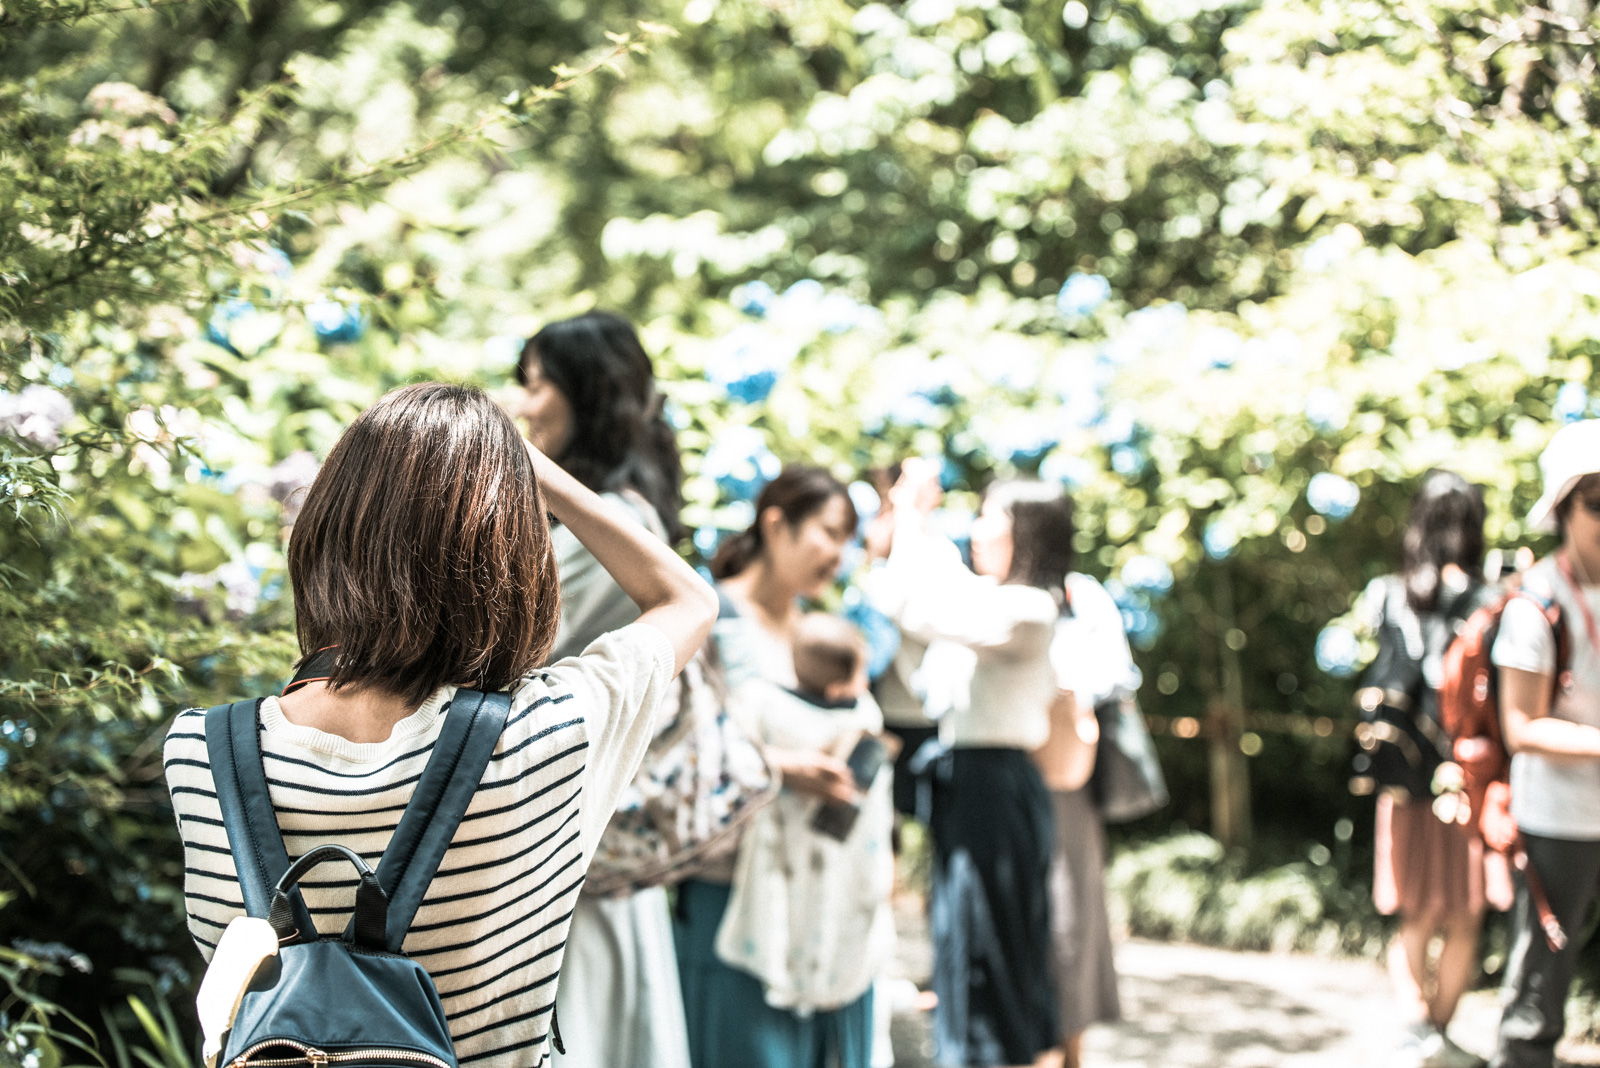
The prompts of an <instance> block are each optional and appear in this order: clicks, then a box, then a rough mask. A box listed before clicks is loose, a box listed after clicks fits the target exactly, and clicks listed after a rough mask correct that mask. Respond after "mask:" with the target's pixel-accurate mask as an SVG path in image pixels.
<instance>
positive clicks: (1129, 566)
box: [1121, 553, 1172, 596]
mask: <svg viewBox="0 0 1600 1068" xmlns="http://www.w3.org/2000/svg"><path fill="white" fill-rule="evenodd" d="M1121 578H1122V582H1123V585H1125V586H1127V587H1128V588H1129V589H1133V590H1142V591H1143V592H1145V593H1149V594H1153V595H1157V596H1159V595H1161V594H1165V593H1170V592H1171V591H1172V568H1171V567H1170V566H1169V565H1168V564H1167V562H1166V561H1165V560H1163V559H1161V557H1159V556H1152V555H1151V554H1149V553H1141V554H1140V555H1138V556H1135V557H1132V558H1131V559H1129V561H1128V562H1127V563H1125V564H1123V565H1122V572H1121Z"/></svg>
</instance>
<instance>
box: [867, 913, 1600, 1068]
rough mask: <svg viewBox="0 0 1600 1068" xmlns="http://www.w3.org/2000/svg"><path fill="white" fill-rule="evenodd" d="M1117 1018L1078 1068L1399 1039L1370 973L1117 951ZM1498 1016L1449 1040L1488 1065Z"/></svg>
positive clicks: (1374, 1062)
mask: <svg viewBox="0 0 1600 1068" xmlns="http://www.w3.org/2000/svg"><path fill="white" fill-rule="evenodd" d="M911 911H912V909H911V908H910V907H909V906H902V908H900V909H897V912H898V913H899V915H898V916H897V919H899V920H901V921H902V926H901V932H902V935H901V937H902V951H901V959H900V973H901V974H902V975H904V976H906V977H908V978H911V979H913V980H916V981H918V982H919V983H924V982H925V981H926V974H927V973H926V968H927V963H928V960H927V951H926V942H925V940H923V939H922V937H921V930H920V927H921V924H920V921H919V919H918V918H917V917H915V916H913V915H907V913H908V912H911ZM1117 970H1118V972H1119V974H1120V976H1121V987H1120V989H1121V992H1122V998H1123V1012H1124V1015H1125V1017H1126V1019H1125V1020H1124V1021H1123V1022H1121V1023H1118V1024H1114V1025H1105V1026H1101V1027H1097V1028H1094V1029H1092V1030H1091V1031H1090V1032H1089V1034H1088V1036H1087V1037H1086V1038H1085V1044H1084V1063H1085V1066H1086V1068H1111V1066H1119V1068H1120V1066H1128V1068H1134V1066H1139V1068H1143V1066H1149V1068H1369V1066H1370V1068H1383V1066H1384V1065H1386V1064H1387V1062H1388V1053H1389V1050H1390V1049H1391V1048H1392V1042H1393V1040H1394V1036H1395V1034H1396V1031H1395V1022H1394V1012H1393V1008H1392V1007H1391V1005H1390V1002H1389V997H1388V986H1387V982H1386V980H1385V977H1384V974H1383V972H1382V970H1381V969H1380V968H1379V967H1378V966H1377V965H1376V964H1375V963H1373V962H1370V961H1359V960H1348V959H1329V958H1323V957H1312V956H1304V955H1297V954H1258V953H1231V952H1227V951H1225V950H1218V949H1207V948H1204V947H1200V946H1186V945H1169V944H1163V943H1156V942H1142V941H1130V942H1125V943H1123V944H1122V945H1120V946H1119V947H1118V950H1117ZM1499 1016H1500V1010H1499V1005H1498V1002H1497V999H1496V995H1495V992H1494V991H1492V990H1480V991H1474V992H1473V993H1471V994H1469V995H1468V996H1467V998H1466V1000H1465V1001H1464V1002H1463V1004H1462V1007H1461V1010H1460V1012H1459V1013H1458V1014H1457V1017H1456V1020H1455V1023H1454V1025H1453V1026H1452V1028H1451V1036H1452V1037H1453V1038H1454V1039H1455V1040H1456V1041H1457V1042H1458V1043H1460V1044H1461V1045H1462V1046H1463V1047H1465V1048H1466V1049H1469V1050H1471V1051H1473V1052H1474V1053H1478V1054H1479V1055H1482V1056H1487V1055H1488V1054H1489V1053H1490V1052H1491V1050H1492V1047H1493V1044H1494V1030H1495V1025H1496V1024H1497V1022H1498V1021H1499ZM928 1033H929V1028H928V1021H927V1018H926V1017H925V1016H923V1015H921V1014H917V1013H905V1014H902V1015H899V1016H897V1017H896V1018H895V1020H894V1028H893V1034H894V1044H895V1056H896V1062H897V1064H898V1065H899V1068H926V1066H927V1065H929V1064H930V1063H931V1062H930V1061H929V1059H928V1058H929V1055H930V1054H931V1053H932V1049H931V1043H930V1041H929V1038H928ZM1561 1053H1562V1054H1563V1056H1564V1057H1565V1058H1566V1060H1565V1061H1564V1062H1562V1063H1567V1064H1574V1065H1600V1049H1596V1048H1595V1047H1586V1046H1577V1045H1574V1044H1571V1043H1564V1044H1563V1047H1562V1049H1561Z"/></svg>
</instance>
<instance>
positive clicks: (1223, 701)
mask: <svg viewBox="0 0 1600 1068" xmlns="http://www.w3.org/2000/svg"><path fill="white" fill-rule="evenodd" d="M1216 607H1217V618H1218V621H1219V622H1220V623H1221V627H1220V628H1219V629H1220V630H1221V634H1219V635H1218V637H1219V638H1220V639H1221V641H1220V643H1219V645H1218V653H1219V656H1218V660H1219V664H1218V666H1219V668H1220V669H1221V671H1220V674H1221V677H1222V693H1221V694H1220V695H1218V696H1217V697H1214V698H1212V700H1211V703H1210V705H1209V706H1208V707H1207V709H1206V737H1207V739H1208V744H1209V747H1210V757H1211V760H1210V764H1211V834H1212V836H1213V837H1215V838H1216V839H1217V841H1219V842H1221V843H1222V844H1223V845H1225V846H1228V847H1229V848H1232V847H1234V846H1248V845H1249V844H1250V838H1251V834H1252V827H1251V819H1250V765H1249V764H1248V762H1247V761H1246V758H1245V755H1244V751H1243V750H1242V749H1240V747H1239V741H1240V738H1241V737H1242V736H1243V734H1244V672H1243V669H1242V667H1241V665H1240V663H1239V650H1238V649H1235V648H1234V647H1233V643H1232V642H1231V641H1230V640H1229V638H1230V635H1231V633H1232V631H1233V630H1234V610H1233V580H1232V576H1231V575H1230V574H1229V571H1228V566H1227V565H1226V564H1223V563H1219V564H1218V565H1217V573H1216Z"/></svg>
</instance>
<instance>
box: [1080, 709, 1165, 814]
mask: <svg viewBox="0 0 1600 1068" xmlns="http://www.w3.org/2000/svg"><path fill="white" fill-rule="evenodd" d="M1094 716H1095V719H1097V720H1098V721H1099V722H1100V744H1099V745H1098V746H1096V747H1095V751H1094V771H1093V772H1091V773H1090V775H1089V789H1090V791H1091V794H1090V796H1092V797H1093V798H1094V800H1095V804H1097V805H1098V806H1099V808H1100V815H1101V818H1102V819H1104V820H1105V821H1106V822H1107V823H1129V822H1131V821H1133V820H1137V819H1142V818H1143V817H1145V816H1148V815H1150V813H1152V812H1154V811H1156V810H1157V809H1159V808H1161V807H1162V806H1164V805H1165V804H1166V803H1167V800H1168V795H1167V779H1166V776H1165V775H1163V774H1162V773H1161V761H1160V759H1159V758H1158V757H1157V756H1156V745H1155V742H1154V740H1152V739H1151V737H1150V730H1149V728H1148V727H1146V726H1145V722H1144V713H1143V712H1141V711H1140V710H1139V702H1138V701H1137V700H1135V699H1134V698H1133V697H1131V696H1129V697H1113V698H1111V699H1109V700H1106V701H1101V702H1100V703H1099V704H1097V705H1095V706H1094Z"/></svg>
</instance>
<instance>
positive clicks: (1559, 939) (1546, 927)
mask: <svg viewBox="0 0 1600 1068" xmlns="http://www.w3.org/2000/svg"><path fill="white" fill-rule="evenodd" d="M1511 865H1512V867H1514V868H1516V869H1517V870H1518V871H1520V872H1521V873H1522V877H1523V879H1525V880H1526V881H1527V883H1528V896H1529V897H1530V898H1532V899H1533V910H1534V912H1535V913H1537V914H1538V916H1539V927H1540V928H1541V929H1542V930H1543V931H1544V941H1545V944H1546V945H1548V946H1549V947H1550V952H1552V953H1560V952H1561V951H1562V950H1563V949H1565V948H1566V947H1567V932H1566V930H1565V929H1564V928H1563V927H1562V926H1561V921H1560V920H1559V919H1557V918H1556V914H1555V910H1554V909H1552V908H1551V907H1550V899H1549V898H1548V897H1546V896H1545V892H1544V880H1543V879H1541V878H1539V872H1538V870H1537V869H1535V868H1534V866H1533V861H1531V860H1530V859H1528V846H1527V843H1526V842H1525V841H1523V838H1522V834H1521V833H1520V832H1519V833H1518V834H1517V840H1516V842H1515V844H1513V845H1512V847H1511Z"/></svg>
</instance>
